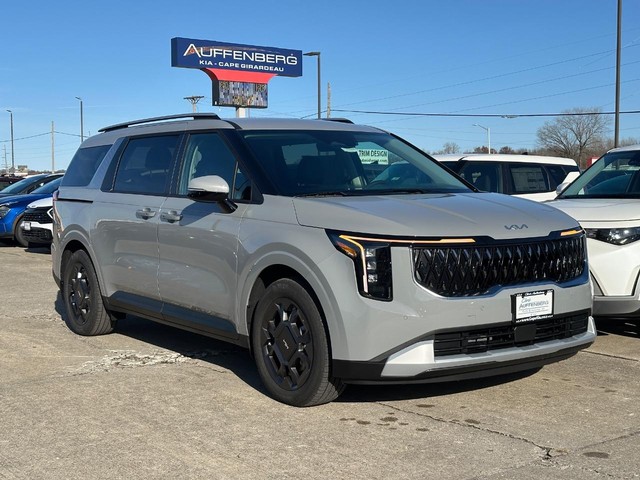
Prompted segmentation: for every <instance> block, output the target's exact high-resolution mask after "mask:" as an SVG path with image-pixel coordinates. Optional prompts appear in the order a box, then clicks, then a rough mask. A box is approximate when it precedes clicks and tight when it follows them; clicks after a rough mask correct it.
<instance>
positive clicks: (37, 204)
mask: <svg viewBox="0 0 640 480" xmlns="http://www.w3.org/2000/svg"><path fill="white" fill-rule="evenodd" d="M43 207H53V196H48V197H44V198H41V199H39V200H36V201H34V202H31V203H30V204H29V205H27V208H43Z"/></svg>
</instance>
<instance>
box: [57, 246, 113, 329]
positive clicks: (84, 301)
mask: <svg viewBox="0 0 640 480" xmlns="http://www.w3.org/2000/svg"><path fill="white" fill-rule="evenodd" d="M62 296H63V301H64V305H65V310H66V315H65V319H64V321H65V323H66V324H67V327H69V329H70V330H71V331H73V332H75V333H77V334H79V335H86V336H90V335H103V334H105V333H111V332H112V331H113V328H114V325H115V320H114V319H113V317H112V316H111V315H110V314H109V312H108V311H107V309H106V308H105V307H104V303H103V302H102V295H101V293H100V286H99V284H98V277H97V276H96V272H95V269H94V267H93V263H92V262H91V259H90V258H89V255H87V253H86V252H85V251H84V250H78V251H76V252H74V253H73V254H71V255H70V256H69V257H68V258H67V261H66V262H65V264H64V265H63V273H62Z"/></svg>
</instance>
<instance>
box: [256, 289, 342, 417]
mask: <svg viewBox="0 0 640 480" xmlns="http://www.w3.org/2000/svg"><path fill="white" fill-rule="evenodd" d="M281 298H282V299H288V300H290V301H292V302H293V303H295V304H296V305H297V306H298V308H299V309H300V310H301V311H302V314H303V315H304V318H305V319H306V323H307V326H308V328H309V330H310V332H311V341H312V344H313V358H312V359H311V373H310V374H309V377H308V378H307V380H306V381H305V383H304V384H303V385H302V386H301V387H299V388H298V389H296V390H286V389H284V388H282V387H280V386H279V385H278V384H277V382H276V381H275V380H273V378H272V377H271V374H270V372H269V369H268V367H267V366H266V363H265V362H266V360H265V359H264V354H263V351H262V345H261V344H260V328H261V325H262V320H263V318H264V316H265V315H267V312H268V310H269V309H270V308H271V306H272V305H273V303H274V302H275V301H276V300H278V299H281ZM251 348H252V351H253V355H254V357H255V362H256V365H257V368H258V373H259V375H260V378H261V379H262V383H263V384H264V386H265V388H266V389H267V390H268V392H269V393H270V395H271V396H272V397H273V398H275V399H276V400H278V401H280V402H283V403H286V404H289V405H294V406H306V405H309V402H310V401H311V400H312V398H313V397H314V396H315V395H316V393H317V391H318V389H319V388H320V386H321V385H322V384H323V383H324V382H326V380H327V377H328V372H329V368H328V365H329V348H328V335H327V332H326V328H325V324H324V322H323V320H322V316H321V315H320V312H319V310H318V307H317V306H316V304H315V302H314V301H313V299H312V298H311V296H310V295H309V293H308V292H307V290H306V289H305V288H304V287H303V286H301V285H300V284H299V283H298V282H296V281H295V280H292V279H289V278H284V279H280V280H276V281H275V282H274V283H272V284H271V285H269V286H268V287H267V289H266V290H265V292H264V295H263V296H262V298H261V299H260V301H259V302H258V305H257V306H256V310H255V315H254V317H253V322H252V326H251Z"/></svg>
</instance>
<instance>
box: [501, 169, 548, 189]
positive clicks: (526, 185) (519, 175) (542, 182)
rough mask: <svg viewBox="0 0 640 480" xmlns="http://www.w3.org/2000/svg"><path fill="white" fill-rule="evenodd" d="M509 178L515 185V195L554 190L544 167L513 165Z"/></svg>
mask: <svg viewBox="0 0 640 480" xmlns="http://www.w3.org/2000/svg"><path fill="white" fill-rule="evenodd" d="M509 176H510V177H511V182H512V185H513V193H515V194H518V193H541V192H550V191H551V190H553V188H552V187H550V186H549V179H548V178H547V174H546V172H545V171H544V168H543V167H542V165H535V164H511V165H509Z"/></svg>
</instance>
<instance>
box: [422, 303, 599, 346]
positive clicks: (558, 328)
mask: <svg viewBox="0 0 640 480" xmlns="http://www.w3.org/2000/svg"><path fill="white" fill-rule="evenodd" d="M588 323H589V312H588V311H585V312H580V313H575V314H572V315H568V316H558V317H555V318H548V319H545V320H538V321H536V322H532V324H525V325H522V326H523V327H528V325H534V326H535V334H532V335H531V336H530V338H529V337H528V338H527V339H526V340H524V341H517V340H516V331H515V327H516V326H515V325H513V324H508V325H495V326H490V327H480V328H474V329H465V330H456V331H451V332H446V333H437V334H436V335H435V336H434V342H433V348H434V354H435V356H436V357H444V356H446V355H459V354H471V353H483V352H487V351H489V350H498V349H500V348H509V347H520V346H525V345H532V344H534V343H540V342H547V341H549V340H559V339H563V338H570V337H573V336H574V335H579V334H581V333H584V332H586V331H587V327H588ZM518 328H520V325H518ZM532 328H533V327H532Z"/></svg>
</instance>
